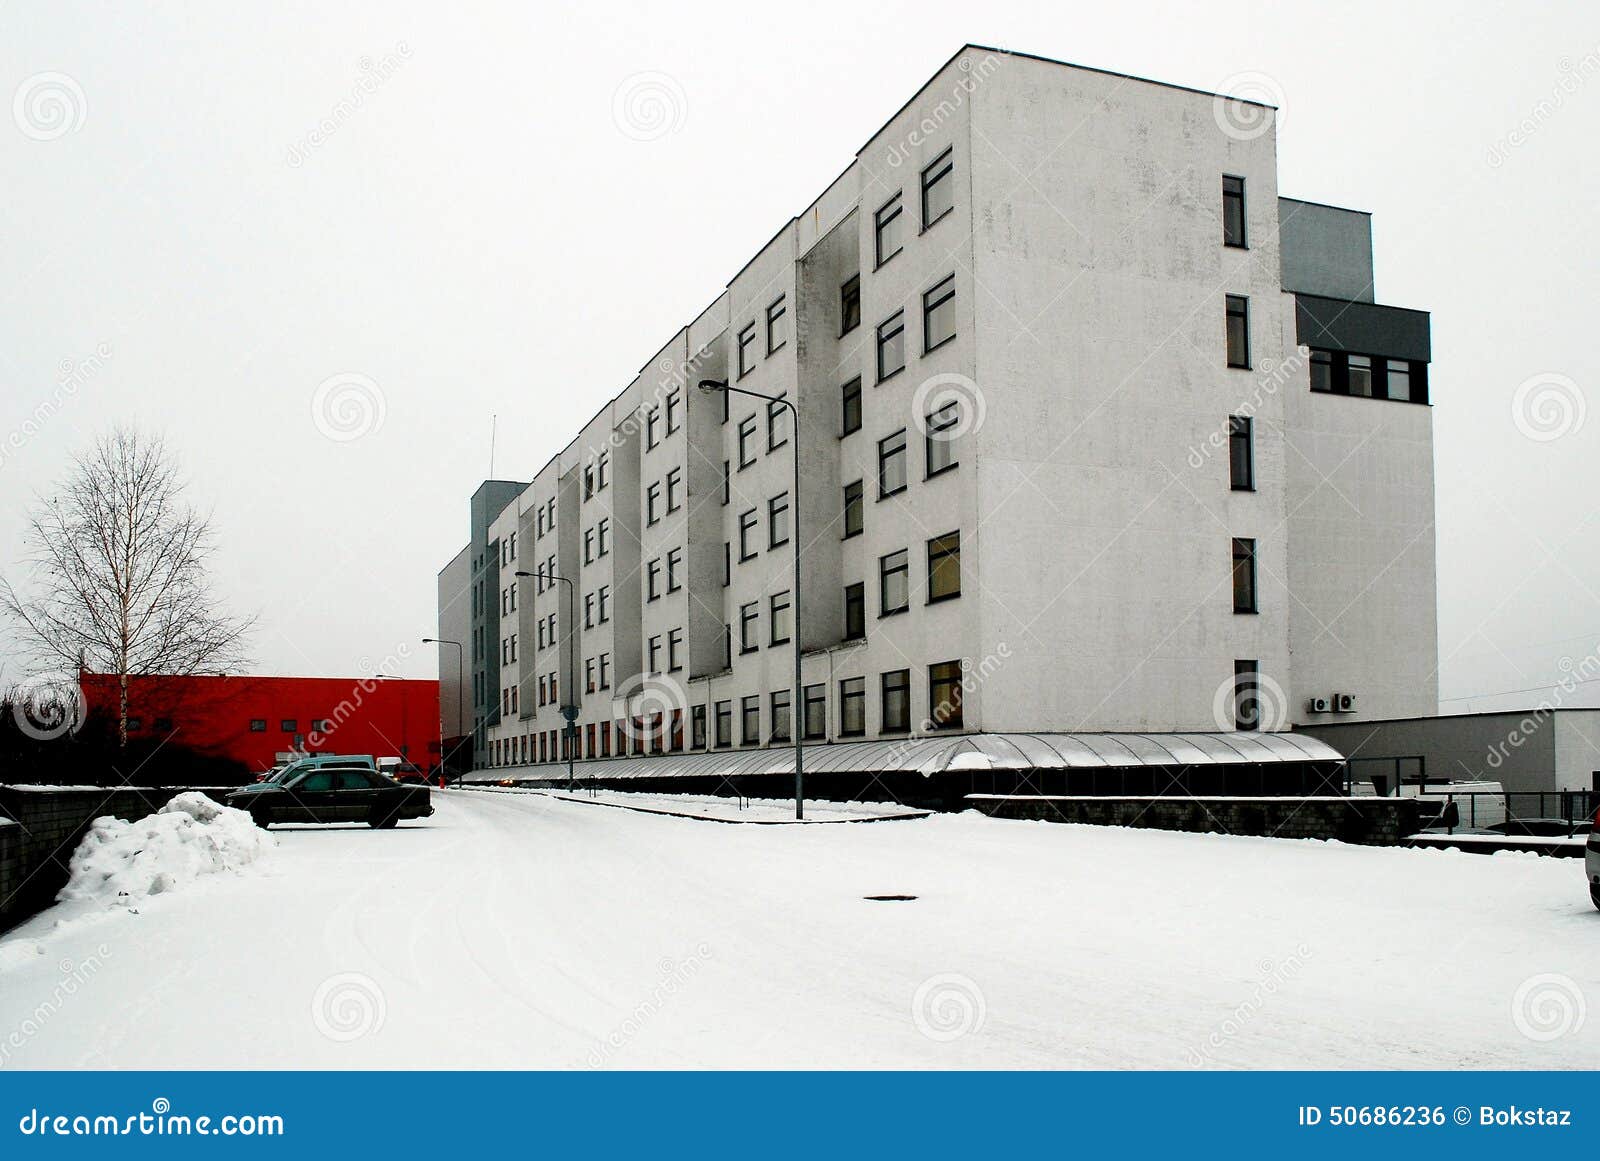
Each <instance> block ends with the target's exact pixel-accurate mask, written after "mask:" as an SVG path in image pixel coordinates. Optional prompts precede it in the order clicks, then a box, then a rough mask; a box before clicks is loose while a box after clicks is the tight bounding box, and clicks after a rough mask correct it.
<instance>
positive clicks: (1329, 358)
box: [1311, 350, 1333, 393]
mask: <svg viewBox="0 0 1600 1161" xmlns="http://www.w3.org/2000/svg"><path fill="white" fill-rule="evenodd" d="M1311 390H1313V391H1323V392H1330V393H1331V392H1332V391H1333V352H1332V351H1316V350H1314V351H1312V352H1311Z"/></svg>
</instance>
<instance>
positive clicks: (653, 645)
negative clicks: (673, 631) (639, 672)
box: [646, 633, 661, 673]
mask: <svg viewBox="0 0 1600 1161" xmlns="http://www.w3.org/2000/svg"><path fill="white" fill-rule="evenodd" d="M646 672H648V673H660V672H661V634H659V633H657V634H656V635H655V636H654V637H652V638H650V666H649V668H648V669H647V670H646Z"/></svg>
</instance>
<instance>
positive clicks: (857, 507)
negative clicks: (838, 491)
mask: <svg viewBox="0 0 1600 1161" xmlns="http://www.w3.org/2000/svg"><path fill="white" fill-rule="evenodd" d="M861 492H862V487H861V481H860V480H857V481H856V482H855V483H853V484H846V485H845V486H844V536H843V537H842V538H841V539H845V540H848V539H849V538H850V537H852V536H860V535H861V530H862V528H863V527H864V516H863V512H864V510H865V506H864V505H863V504H862V502H861V500H862V497H861Z"/></svg>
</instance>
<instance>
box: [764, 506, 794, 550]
mask: <svg viewBox="0 0 1600 1161" xmlns="http://www.w3.org/2000/svg"><path fill="white" fill-rule="evenodd" d="M780 513H781V514H782V515H783V526H784V527H783V539H782V540H779V539H778V515H779V514H780ZM789 515H790V513H789V493H788V492H787V491H784V492H779V493H778V494H777V495H776V496H773V497H771V498H770V499H769V500H768V501H767V551H768V552H771V551H772V550H773V549H775V548H782V547H783V546H784V545H785V544H788V543H789V538H790V537H791V536H793V535H794V530H793V529H792V528H791V527H790V523H791V522H790V520H789Z"/></svg>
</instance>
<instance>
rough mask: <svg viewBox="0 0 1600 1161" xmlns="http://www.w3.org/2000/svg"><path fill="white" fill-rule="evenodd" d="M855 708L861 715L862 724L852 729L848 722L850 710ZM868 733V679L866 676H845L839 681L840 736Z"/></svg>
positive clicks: (862, 735)
mask: <svg viewBox="0 0 1600 1161" xmlns="http://www.w3.org/2000/svg"><path fill="white" fill-rule="evenodd" d="M851 710H855V711H856V712H857V713H859V715H860V719H861V726H860V728H859V729H851V728H850V727H849V726H848V725H847V723H848V721H849V720H850V711H851ZM866 733H867V679H866V678H865V677H845V678H841V679H840V681H839V736H840V737H841V738H863V737H865V736H866Z"/></svg>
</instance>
